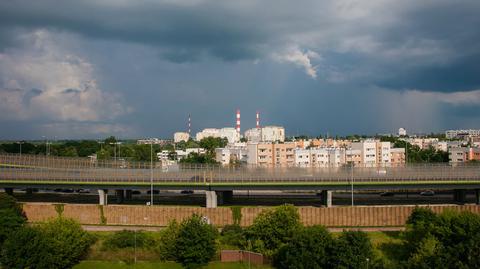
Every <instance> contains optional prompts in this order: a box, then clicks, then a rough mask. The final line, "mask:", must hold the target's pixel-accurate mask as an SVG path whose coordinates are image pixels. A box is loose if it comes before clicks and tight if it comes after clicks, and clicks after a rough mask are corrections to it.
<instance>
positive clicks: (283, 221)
mask: <svg viewBox="0 0 480 269" xmlns="http://www.w3.org/2000/svg"><path fill="white" fill-rule="evenodd" d="M301 227H302V225H301V223H300V215H299V214H298V210H297V208H296V207H294V206H293V205H282V206H279V207H277V208H275V209H269V210H264V211H263V212H261V213H260V214H259V215H258V216H257V217H256V218H255V220H254V221H253V224H252V225H251V226H250V227H249V228H248V229H247V231H246V236H247V239H248V240H251V241H253V250H255V251H259V252H262V253H264V254H266V255H268V256H272V255H273V254H274V253H275V252H276V251H277V250H278V249H279V248H280V247H281V246H282V245H284V244H287V243H288V242H290V240H291V239H292V237H293V235H294V234H295V233H296V232H298V230H299V229H300V228H301ZM256 241H258V242H256Z"/></svg>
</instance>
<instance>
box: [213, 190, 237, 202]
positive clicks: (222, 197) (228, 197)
mask: <svg viewBox="0 0 480 269" xmlns="http://www.w3.org/2000/svg"><path fill="white" fill-rule="evenodd" d="M216 194H217V203H218V204H219V205H223V204H228V203H231V202H232V198H233V191H217V192H216Z"/></svg>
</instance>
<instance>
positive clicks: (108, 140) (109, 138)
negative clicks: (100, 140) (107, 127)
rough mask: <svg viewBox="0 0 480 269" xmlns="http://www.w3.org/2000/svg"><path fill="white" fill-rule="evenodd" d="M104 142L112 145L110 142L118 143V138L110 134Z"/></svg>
mask: <svg viewBox="0 0 480 269" xmlns="http://www.w3.org/2000/svg"><path fill="white" fill-rule="evenodd" d="M104 142H105V145H110V144H114V143H117V139H116V138H115V136H109V137H107V138H105V141H104Z"/></svg>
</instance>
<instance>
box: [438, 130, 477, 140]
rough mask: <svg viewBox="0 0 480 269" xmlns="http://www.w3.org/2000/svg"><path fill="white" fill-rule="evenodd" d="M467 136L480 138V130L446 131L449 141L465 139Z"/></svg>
mask: <svg viewBox="0 0 480 269" xmlns="http://www.w3.org/2000/svg"><path fill="white" fill-rule="evenodd" d="M465 136H480V130H473V129H468V130H448V131H445V137H446V138H448V139H452V138H463V137H465Z"/></svg>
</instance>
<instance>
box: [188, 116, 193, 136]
mask: <svg viewBox="0 0 480 269" xmlns="http://www.w3.org/2000/svg"><path fill="white" fill-rule="evenodd" d="M191 128H192V121H191V119H190V114H188V134H189V135H190V131H191Z"/></svg>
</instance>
